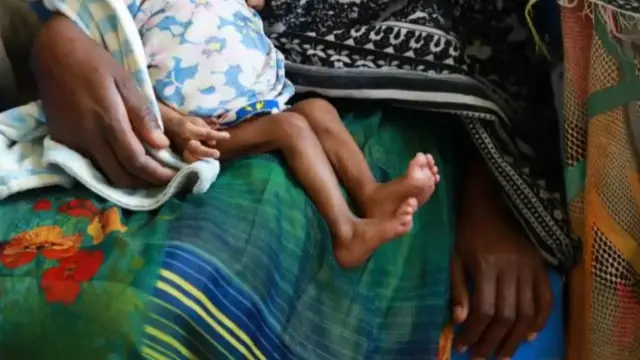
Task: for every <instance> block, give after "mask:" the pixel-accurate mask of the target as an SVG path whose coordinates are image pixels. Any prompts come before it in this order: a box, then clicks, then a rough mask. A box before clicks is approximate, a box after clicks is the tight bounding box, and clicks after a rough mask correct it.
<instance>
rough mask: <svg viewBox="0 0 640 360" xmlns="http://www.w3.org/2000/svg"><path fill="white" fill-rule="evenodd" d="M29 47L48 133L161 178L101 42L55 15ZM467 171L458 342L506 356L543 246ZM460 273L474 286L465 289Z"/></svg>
mask: <svg viewBox="0 0 640 360" xmlns="http://www.w3.org/2000/svg"><path fill="white" fill-rule="evenodd" d="M34 55H35V56H34V64H33V65H34V70H35V71H36V74H37V81H38V87H39V91H40V97H41V99H42V102H43V106H44V108H45V111H46V114H47V121H48V126H49V130H50V132H51V134H52V136H53V138H54V139H55V140H57V141H59V142H61V143H63V144H65V145H67V146H69V147H71V148H73V149H75V150H77V151H80V152H82V153H83V154H85V155H86V156H88V157H89V158H91V159H93V160H94V162H95V163H96V164H97V166H98V167H99V168H100V169H101V170H102V171H103V172H104V173H105V174H107V176H108V178H109V180H110V181H111V182H113V183H114V184H115V185H116V186H121V187H129V188H131V187H148V186H151V185H163V184H166V183H168V181H169V180H170V179H171V178H172V176H173V175H174V172H173V171H172V170H170V169H167V168H165V167H163V166H162V165H160V164H159V163H157V162H156V161H155V160H154V159H153V158H151V157H148V156H146V154H145V153H144V151H143V150H142V145H141V140H140V139H144V140H145V141H146V142H147V143H149V144H151V145H152V146H154V147H156V148H158V149H161V148H166V147H168V146H169V141H168V139H167V138H166V137H165V136H164V135H163V134H162V132H161V131H160V129H158V127H157V126H155V125H154V124H156V122H155V121H154V119H153V115H152V114H151V112H150V111H149V110H148V107H147V104H146V102H145V101H144V96H142V94H141V93H140V92H139V91H138V89H137V88H136V87H135V86H134V83H133V80H132V79H130V78H129V76H128V75H127V74H126V72H125V71H124V69H122V68H121V67H120V66H119V65H118V64H117V63H115V61H114V60H113V58H112V57H111V56H110V54H109V53H108V52H106V51H105V50H104V49H102V48H101V47H100V46H98V45H97V44H96V43H95V42H93V41H92V40H91V39H89V38H87V37H86V35H85V34H84V33H82V31H81V30H80V29H78V28H77V27H76V26H75V25H74V24H73V23H72V22H71V21H69V20H67V19H66V18H64V17H61V16H58V17H55V18H54V19H52V20H51V21H50V22H49V23H47V24H46V25H45V27H44V29H43V31H42V32H41V34H40V36H39V37H38V40H37V41H36V44H35V48H34ZM62 74H64V76H63V75H62ZM78 132H79V133H81V134H82V136H77V134H76V133H78ZM105 132H106V133H108V134H109V137H105V136H104V133H105ZM121 144H124V145H125V146H120V145H121ZM467 178H468V179H469V182H468V184H465V191H467V193H466V194H465V197H464V198H465V199H466V201H467V202H466V203H465V204H464V206H463V210H464V211H463V212H462V213H461V214H460V224H459V237H458V240H457V244H456V254H457V255H456V257H455V258H454V259H453V261H452V284H451V286H452V309H453V318H454V319H455V320H457V321H458V322H464V326H463V330H462V332H461V333H460V334H459V335H458V336H457V338H456V346H457V347H458V348H462V347H466V348H468V349H470V350H471V351H472V352H473V354H474V356H476V357H478V358H486V357H487V356H488V354H489V353H492V352H497V354H498V356H499V358H506V357H510V356H512V355H513V353H514V351H515V349H516V348H517V346H518V345H519V344H520V343H521V342H522V341H526V339H527V338H530V337H531V336H532V335H533V334H535V333H537V332H539V331H540V329H541V328H542V327H543V326H544V323H545V322H546V318H547V317H548V314H549V312H550V309H551V304H552V301H553V300H552V296H551V290H550V286H549V284H548V280H547V277H546V271H545V268H544V264H543V262H542V259H541V258H540V255H538V252H537V251H536V250H535V249H534V248H533V246H532V245H531V244H530V243H529V241H528V240H527V238H526V236H525V235H524V233H523V232H522V230H521V229H519V228H517V227H515V226H513V225H512V223H510V222H509V221H507V218H506V217H505V216H504V213H503V212H502V209H500V208H499V207H498V206H496V203H497V202H496V194H495V192H494V191H492V189H493V188H494V186H495V184H493V183H492V180H491V176H490V174H489V172H488V171H487V169H486V167H485V166H484V165H483V164H482V162H481V161H480V160H479V159H476V161H474V162H473V165H472V167H471V169H470V173H469V176H468V177H467ZM465 277H470V278H471V279H472V280H473V282H474V284H476V287H475V288H476V289H478V290H476V291H475V292H473V293H472V294H471V293H469V291H468V289H467V286H466V285H467V284H466V281H465V280H466V279H465ZM479 289H484V290H479ZM511 299H514V300H515V299H517V301H512V300H511ZM505 329H507V330H505Z"/></svg>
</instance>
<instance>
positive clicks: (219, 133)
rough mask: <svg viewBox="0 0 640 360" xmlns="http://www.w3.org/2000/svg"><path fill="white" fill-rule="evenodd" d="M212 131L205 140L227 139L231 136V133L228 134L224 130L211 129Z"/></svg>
mask: <svg viewBox="0 0 640 360" xmlns="http://www.w3.org/2000/svg"><path fill="white" fill-rule="evenodd" d="M212 131H213V133H212V134H211V136H210V137H209V138H207V139H206V140H210V141H216V140H228V139H229V138H230V137H231V134H229V133H228V132H226V131H217V130H212Z"/></svg>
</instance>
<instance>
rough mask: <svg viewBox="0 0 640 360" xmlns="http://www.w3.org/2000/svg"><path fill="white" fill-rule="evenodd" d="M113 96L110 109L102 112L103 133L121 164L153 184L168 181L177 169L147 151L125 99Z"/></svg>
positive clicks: (128, 170)
mask: <svg viewBox="0 0 640 360" xmlns="http://www.w3.org/2000/svg"><path fill="white" fill-rule="evenodd" d="M116 93H117V92H116ZM109 100H110V101H109V103H108V104H107V105H108V106H107V108H108V109H109V112H107V113H104V114H102V115H103V118H102V121H101V122H100V123H101V124H102V125H103V130H104V131H103V136H104V137H105V139H106V140H107V142H108V143H109V144H110V146H111V149H112V151H113V152H114V153H115V155H116V156H117V158H118V160H119V162H120V164H122V165H123V166H124V168H125V169H126V171H127V172H128V173H130V174H135V176H136V177H139V178H141V179H143V180H145V181H146V182H147V183H148V184H150V185H157V186H161V185H165V184H167V183H168V182H169V181H170V180H171V179H172V178H173V176H174V175H175V172H174V171H173V170H171V169H169V168H166V167H164V166H162V165H161V164H160V163H159V162H158V161H156V160H155V159H153V158H152V157H150V156H149V155H147V153H146V151H145V149H144V147H143V146H142V143H141V142H140V139H138V137H137V136H136V134H135V133H134V131H133V129H132V125H131V123H130V121H129V118H128V113H127V110H126V109H125V107H124V104H123V103H122V101H117V99H109ZM163 136H164V135H163ZM105 171H106V170H105Z"/></svg>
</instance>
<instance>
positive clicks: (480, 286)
mask: <svg viewBox="0 0 640 360" xmlns="http://www.w3.org/2000/svg"><path fill="white" fill-rule="evenodd" d="M466 179H467V182H466V184H465V186H464V189H465V194H464V195H465V196H464V199H465V202H464V203H463V206H462V207H461V212H460V214H459V224H458V238H457V241H456V245H455V252H454V256H453V259H452V262H451V297H452V299H451V305H452V315H453V319H454V322H456V323H458V324H463V327H462V330H461V331H460V332H459V333H458V334H457V336H456V338H455V341H454V348H455V349H456V350H458V351H465V350H467V349H470V351H471V353H472V355H473V357H474V359H487V358H488V357H489V356H490V355H491V354H496V358H497V359H508V358H510V357H511V356H513V354H514V353H515V351H516V349H517V348H518V346H519V345H520V344H521V343H522V342H523V341H527V340H532V339H533V338H535V335H536V334H537V333H538V332H540V331H541V330H542V328H543V327H544V325H545V324H546V321H547V318H548V317H549V314H550V312H551V308H552V305H553V295H552V292H551V285H550V283H549V277H548V274H547V269H546V266H545V264H544V262H543V260H542V257H541V256H540V254H539V252H538V251H537V250H536V248H535V247H534V246H533V245H532V244H531V242H530V241H529V240H528V239H527V236H526V234H525V233H524V231H523V230H522V229H521V228H520V227H519V226H518V225H517V224H516V222H515V221H511V219H510V218H509V216H508V214H507V213H506V212H505V209H504V208H503V207H501V206H500V203H499V202H498V201H496V198H497V197H499V196H500V195H499V193H498V192H497V191H496V189H497V184H495V183H494V182H493V177H492V175H491V174H490V173H489V171H488V169H487V167H486V165H485V164H484V163H483V161H482V159H480V158H475V159H473V161H472V163H471V165H470V168H469V173H468V175H467V176H466ZM469 279H470V280H471V281H472V282H473V283H474V284H477V285H476V286H475V287H474V291H473V292H470V291H469V289H468V286H467V284H468V283H467V280H469Z"/></svg>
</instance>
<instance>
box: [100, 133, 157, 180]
mask: <svg viewBox="0 0 640 360" xmlns="http://www.w3.org/2000/svg"><path fill="white" fill-rule="evenodd" d="M95 146H96V148H99V149H102V150H103V151H100V152H95V155H90V156H89V157H90V158H91V159H92V160H93V161H94V162H95V163H97V165H98V168H100V169H101V170H102V173H103V174H104V176H105V177H106V178H107V179H108V180H109V182H110V183H111V184H112V185H114V186H116V187H121V188H126V189H134V188H141V187H144V186H147V185H148V184H147V182H146V181H143V180H141V179H139V178H137V177H135V176H132V175H131V174H129V173H128V172H127V171H126V170H125V168H124V167H123V166H122V164H121V163H120V161H118V158H117V157H116V155H115V154H114V153H113V151H111V147H110V146H109V144H108V143H107V141H105V140H103V141H101V142H100V143H99V144H95Z"/></svg>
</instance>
